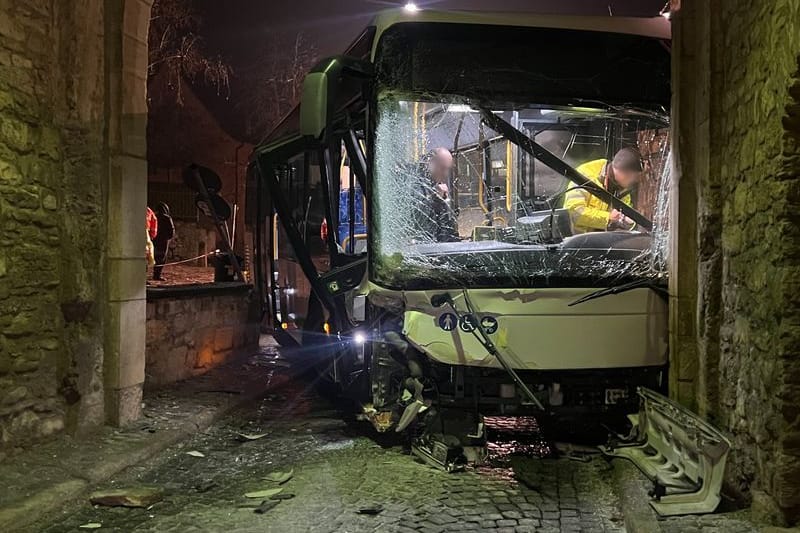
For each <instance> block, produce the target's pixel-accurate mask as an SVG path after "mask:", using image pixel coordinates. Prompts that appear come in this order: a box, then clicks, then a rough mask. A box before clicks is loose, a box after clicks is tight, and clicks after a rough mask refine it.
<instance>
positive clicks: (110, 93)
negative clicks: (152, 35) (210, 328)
mask: <svg viewBox="0 0 800 533" xmlns="http://www.w3.org/2000/svg"><path fill="white" fill-rule="evenodd" d="M151 3H152V0H104V1H103V0H74V1H70V2H61V1H57V0H2V1H0V456H2V455H3V454H4V453H5V452H4V450H7V449H9V448H14V447H18V446H20V445H25V444H28V443H30V442H34V441H36V440H37V439H40V438H43V437H46V436H49V435H51V434H53V433H56V432H58V431H61V430H63V429H67V430H69V431H71V432H73V433H75V432H80V431H83V430H88V429H91V428H93V427H95V426H97V425H98V424H102V423H103V422H104V421H109V422H112V423H124V422H125V421H127V420H130V419H132V418H135V417H136V416H137V415H138V412H139V406H140V400H139V396H140V393H137V391H140V389H141V383H142V381H143V371H142V372H139V368H140V367H141V369H142V370H143V368H144V257H143V253H142V250H143V246H144V234H143V232H142V229H141V228H142V222H141V220H142V215H141V213H142V212H143V210H144V203H145V195H146V181H145V180H146V166H145V165H143V164H142V163H143V162H144V152H145V146H144V144H145V143H144V133H145V120H146V114H143V110H144V109H145V107H144V106H145V100H144V92H145V77H146V55H147V48H146V42H147V29H148V23H149V14H150V5H151ZM142 43H144V47H143V46H142ZM140 302H141V304H140ZM140 376H141V377H140Z"/></svg>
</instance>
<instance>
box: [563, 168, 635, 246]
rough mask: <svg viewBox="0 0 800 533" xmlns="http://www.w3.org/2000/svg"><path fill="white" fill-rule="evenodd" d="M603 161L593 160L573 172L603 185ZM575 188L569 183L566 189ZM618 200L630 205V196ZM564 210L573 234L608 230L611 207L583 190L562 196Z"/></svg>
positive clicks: (576, 190)
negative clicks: (566, 212)
mask: <svg viewBox="0 0 800 533" xmlns="http://www.w3.org/2000/svg"><path fill="white" fill-rule="evenodd" d="M605 166H606V160H605V159H595V160H594V161H589V162H587V163H584V164H582V165H581V166H579V167H578V168H576V169H575V170H577V171H578V172H580V173H581V174H583V175H584V176H586V177H587V178H589V179H590V180H591V181H593V182H594V183H595V184H597V185H599V186H600V187H603V188H605V186H604V185H603V178H602V174H603V168H604V167H605ZM572 187H575V185H574V184H572V183H570V184H569V187H568V188H570V189H571V188H572ZM620 200H622V201H623V202H625V203H626V204H628V205H631V204H632V199H631V194H630V193H627V194H625V195H623V196H622V197H621V198H620ZM564 208H565V209H567V211H569V216H570V219H571V220H572V229H573V230H574V231H575V233H586V232H589V231H605V230H606V229H607V228H608V217H609V215H610V214H611V209H612V207H611V205H609V204H608V203H606V202H604V201H603V200H601V199H600V198H598V197H597V196H595V195H593V194H592V193H590V192H589V191H586V190H584V189H573V190H571V191H569V192H568V193H567V194H566V195H565V196H564Z"/></svg>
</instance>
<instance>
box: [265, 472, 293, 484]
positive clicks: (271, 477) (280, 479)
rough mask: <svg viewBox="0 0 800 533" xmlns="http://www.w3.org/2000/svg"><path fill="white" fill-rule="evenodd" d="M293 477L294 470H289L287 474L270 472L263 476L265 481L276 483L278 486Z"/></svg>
mask: <svg viewBox="0 0 800 533" xmlns="http://www.w3.org/2000/svg"><path fill="white" fill-rule="evenodd" d="M292 476H294V468H292V469H291V470H289V471H288V472H271V473H269V474H267V475H266V476H264V480H265V481H272V482H273V483H277V484H278V485H283V484H284V483H286V482H287V481H289V480H290V479H292Z"/></svg>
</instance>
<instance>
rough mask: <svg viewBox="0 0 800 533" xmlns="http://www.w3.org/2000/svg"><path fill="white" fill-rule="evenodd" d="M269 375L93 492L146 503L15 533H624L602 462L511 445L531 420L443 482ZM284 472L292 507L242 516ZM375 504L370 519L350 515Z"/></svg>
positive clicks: (705, 522) (738, 530) (693, 522)
mask: <svg viewBox="0 0 800 533" xmlns="http://www.w3.org/2000/svg"><path fill="white" fill-rule="evenodd" d="M273 362H279V361H273ZM277 368H279V370H276V373H275V374H274V375H273V378H272V381H273V383H276V384H277V388H276V389H273V394H270V395H269V396H267V397H265V398H264V399H263V400H261V401H258V402H254V403H253V404H252V405H250V406H247V407H244V408H240V409H238V410H236V411H234V412H233V413H232V414H230V415H229V416H227V417H226V418H224V419H223V420H222V421H220V422H218V423H217V424H215V425H213V426H212V427H211V428H209V429H208V430H207V431H205V432H202V433H200V434H197V435H196V436H194V437H193V438H192V439H190V440H188V441H187V442H184V443H182V444H180V445H176V446H173V447H171V448H168V449H167V450H165V451H164V452H162V453H161V454H160V455H158V456H156V457H154V458H153V459H151V460H149V461H147V462H145V463H144V464H139V465H137V466H134V467H131V468H129V469H128V470H126V471H124V472H123V473H121V474H120V475H118V476H116V477H115V478H114V479H112V480H111V481H110V482H108V483H106V484H104V485H103V486H101V487H99V488H100V489H106V488H115V487H134V486H135V487H141V486H152V487H155V488H158V489H159V490H161V491H163V496H164V498H163V500H162V501H160V502H159V503H156V504H154V505H153V506H151V507H150V508H147V509H142V508H122V507H116V508H112V507H99V506H98V507H93V506H92V505H91V504H89V502H88V500H84V501H82V502H74V503H72V504H70V505H68V506H67V508H66V509H65V510H64V511H63V512H61V513H58V514H56V515H55V516H51V517H50V518H49V519H48V520H47V521H46V522H41V523H38V524H35V525H34V526H33V527H31V528H29V529H28V530H27V531H31V532H33V531H35V532H44V533H58V532H67V531H86V529H81V528H80V526H82V525H84V526H85V525H87V524H92V523H93V524H100V525H101V528H100V529H99V531H126V532H127V531H154V532H155V531H157V532H181V533H183V532H201V531H203V532H205V531H208V532H222V531H224V532H226V533H236V532H251V531H252V532H279V533H292V532H306V531H310V532H334V531H336V532H362V531H363V532H368V531H369V532H372V531H375V532H412V531H421V532H444V531H461V530H464V531H501V532H506V533H522V532H525V531H543V532H547V531H551V532H555V531H566V532H572V531H575V532H578V531H585V532H592V533H594V532H605V531H610V532H613V531H625V526H624V520H623V516H622V513H621V510H620V502H619V501H618V499H617V496H616V494H615V491H614V487H613V476H612V467H611V465H609V463H607V462H606V461H605V460H604V459H602V458H600V457H598V456H587V457H583V458H581V457H576V456H573V459H567V458H562V459H553V458H548V451H549V449H548V447H547V446H546V445H544V444H543V443H541V442H539V441H537V439H536V438H533V439H529V440H527V441H525V442H520V441H518V440H516V438H517V436H519V435H517V434H515V431H517V432H518V433H519V428H522V430H523V431H522V433H520V434H521V435H528V436H530V434H531V432H533V433H534V435H535V422H534V425H533V426H531V425H530V423H529V421H527V420H522V421H521V422H522V423H521V424H519V423H512V424H511V425H509V426H504V425H503V424H508V423H509V422H508V420H507V419H506V420H505V421H503V420H500V421H495V422H488V423H489V424H495V425H494V426H493V430H492V432H491V433H490V435H494V436H495V441H496V442H495V443H493V444H492V445H491V446H490V454H491V457H492V460H491V461H490V465H489V466H484V467H480V468H477V469H468V470H467V471H465V472H460V473H452V474H448V473H445V472H443V471H440V470H438V469H435V468H432V467H430V466H427V465H425V464H422V463H420V462H418V461H416V460H415V459H414V457H412V456H410V455H407V454H405V453H404V452H403V447H402V446H401V445H399V444H386V443H383V444H379V440H380V439H375V438H374V437H375V435H374V434H373V433H372V430H371V429H370V428H368V427H366V426H364V425H360V424H362V423H358V422H348V421H346V420H347V417H345V416H343V414H342V413H341V412H339V411H337V409H336V408H335V407H334V406H333V405H332V404H331V403H329V402H328V401H327V400H325V399H323V398H322V397H321V396H320V395H318V394H317V393H316V392H315V391H314V388H313V387H312V386H311V385H309V384H308V381H304V380H302V379H292V378H290V376H289V370H287V369H285V368H284V369H283V370H280V368H281V367H277ZM487 420H488V419H487ZM509 428H511V429H509ZM514 428H516V429H514ZM526 430H527V431H526ZM242 434H246V435H250V436H253V435H260V434H266V435H265V436H264V437H262V438H258V439H255V440H247V439H245V438H243V437H242ZM190 451H198V452H201V453H202V455H203V456H202V457H198V456H195V455H196V454H195V455H189V454H188V453H187V452H190ZM519 451H523V452H525V454H526V455H524V456H520V455H518V454H516V453H514V452H519ZM576 458H577V459H583V460H574V459H576ZM290 470H291V471H292V472H293V476H292V477H291V479H289V480H288V481H287V482H286V483H284V484H283V485H280V487H282V488H283V492H282V495H283V496H285V497H289V496H292V497H291V498H290V499H285V500H281V501H280V502H278V503H277V505H276V506H275V507H273V508H271V509H269V510H266V512H263V513H257V512H255V510H256V508H257V507H258V506H259V505H260V504H261V503H262V501H263V500H262V499H260V498H258V499H248V498H246V497H245V496H244V494H245V493H247V492H251V491H257V490H263V489H267V488H273V487H276V486H278V485H276V484H275V483H274V482H271V481H267V480H265V479H264V477H265V476H267V475H268V474H270V473H275V472H287V471H290ZM520 480H522V481H520ZM377 506H380V508H381V510H380V512H378V513H377V514H362V513H359V511H360V510H367V509H370V508H372V509H375V508H376V507H377ZM659 525H660V528H661V529H662V530H663V531H667V532H670V533H671V532H675V533H678V532H681V533H683V532H684V531H703V532H708V531H719V532H726V533H727V532H728V531H732V532H735V533H745V532H748V531H755V530H754V529H752V527H751V526H749V525H748V524H747V522H745V521H740V520H738V519H736V518H729V517H727V516H725V517H719V516H713V517H701V518H689V519H686V518H682V519H672V520H667V521H662V522H660V523H659Z"/></svg>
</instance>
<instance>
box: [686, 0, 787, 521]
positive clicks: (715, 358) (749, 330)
mask: <svg viewBox="0 0 800 533" xmlns="http://www.w3.org/2000/svg"><path fill="white" fill-rule="evenodd" d="M798 21H800V2H798V1H797V0H725V1H723V0H708V1H706V2H683V8H682V9H681V10H680V11H679V12H678V13H677V14H676V16H675V18H674V25H673V30H674V37H675V38H674V40H673V63H674V78H673V90H674V100H673V117H674V121H673V128H674V132H675V146H676V157H677V159H678V161H677V169H678V173H679V176H678V179H677V180H676V181H677V184H678V185H677V188H676V190H675V194H674V196H673V199H674V200H675V205H674V208H675V213H676V216H677V220H676V223H677V226H676V228H675V231H674V236H675V237H676V240H675V243H674V244H675V247H674V248H673V251H674V254H673V259H674V263H673V272H672V279H671V283H672V290H673V295H674V297H675V299H674V300H673V302H672V303H673V305H672V317H671V318H672V337H671V341H672V351H673V368H672V376H671V383H672V384H673V395H674V396H675V397H676V398H677V399H678V400H679V401H681V402H683V403H685V404H688V405H690V406H693V405H694V407H696V409H697V410H698V412H699V413H700V414H701V415H703V416H704V417H705V418H707V419H709V420H711V421H712V422H713V423H715V424H716V425H718V426H719V427H720V428H721V429H722V430H723V431H725V432H726V433H727V434H728V435H729V436H730V437H731V441H732V443H733V447H732V451H731V454H730V456H729V459H728V465H727V469H726V491H727V492H728V493H729V494H731V493H732V494H735V495H739V496H741V498H742V500H743V501H747V500H749V501H751V502H752V510H753V514H754V516H756V517H757V518H758V519H759V520H763V521H767V522H771V523H775V524H787V523H789V524H792V523H796V522H797V521H798V520H799V519H800V445H798V444H797V443H798V442H800V408H798V407H797V406H798V405H800V370H798V369H800V363H798V361H800V359H799V358H798V354H800V319H798V316H799V315H798V313H800V304H798V296H797V294H798V292H797V288H798V286H799V285H800V283H798V281H797V279H798V267H797V264H798V258H800V225H798V223H797V216H798V215H797V214H798V212H800V200H798V199H800V145H799V144H798V142H797V138H798V136H797V135H795V134H793V133H792V131H791V129H792V124H793V123H794V121H793V119H792V117H793V116H796V114H797V110H798V109H797V107H796V105H797V104H796V101H797V96H794V99H793V95H795V94H796V93H800V91H798V90H797V88H796V85H793V84H794V83H795V80H796V79H797V78H798V77H800V72H798V63H797V60H798V55H800V22H798ZM792 87H795V88H794V89H793V88H792ZM793 91H794V92H793ZM793 110H794V112H793ZM793 113H794V114H793ZM787 116H788V120H781V119H782V117H787ZM673 220H675V219H673Z"/></svg>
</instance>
